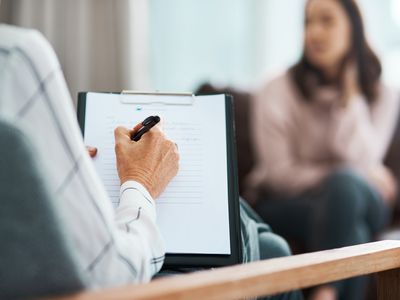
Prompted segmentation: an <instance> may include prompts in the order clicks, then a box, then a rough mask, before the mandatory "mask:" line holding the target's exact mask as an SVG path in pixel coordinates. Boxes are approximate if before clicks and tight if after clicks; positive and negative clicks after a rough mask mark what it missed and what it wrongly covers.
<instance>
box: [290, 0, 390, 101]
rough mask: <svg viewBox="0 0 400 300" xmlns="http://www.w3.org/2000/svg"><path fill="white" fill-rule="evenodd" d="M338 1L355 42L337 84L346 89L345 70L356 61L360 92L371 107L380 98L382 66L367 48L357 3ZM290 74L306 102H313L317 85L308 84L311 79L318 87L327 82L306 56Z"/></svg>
mask: <svg viewBox="0 0 400 300" xmlns="http://www.w3.org/2000/svg"><path fill="white" fill-rule="evenodd" d="M336 1H337V2H338V3H339V4H340V5H341V6H342V7H343V8H344V10H345V12H346V14H347V16H348V17H349V21H350V26H351V36H352V40H351V48H350V51H349V53H348V54H347V56H346V57H345V58H344V60H343V62H342V64H341V70H340V72H339V76H338V78H337V79H336V82H335V84H337V86H338V87H339V88H341V89H343V75H344V68H345V66H346V64H347V63H348V62H349V61H350V60H351V59H353V60H354V62H355V64H356V68H357V71H358V84H359V87H360V90H361V92H362V93H363V94H364V96H365V97H366V99H367V101H368V102H369V103H372V102H374V101H375V99H376V98H377V93H378V81H379V79H380V77H381V74H382V66H381V63H380V61H379V59H378V57H377V56H376V54H375V53H374V51H373V50H372V49H371V47H370V46H369V44H368V41H367V39H366V36H365V30H364V24H363V20H362V16H361V12H360V9H359V7H358V6H357V4H356V2H355V1H354V0H336ZM290 73H291V75H292V77H293V80H294V82H295V84H296V86H297V87H298V89H299V90H300V92H301V94H302V95H303V96H304V99H306V100H307V101H311V98H312V89H313V88H315V83H314V84H313V83H312V81H310V80H309V78H310V75H311V77H315V78H316V79H317V82H318V83H319V84H323V83H324V82H327V80H326V78H325V77H324V74H323V72H322V71H321V70H320V69H318V68H317V67H316V66H313V65H312V64H311V63H310V62H309V61H308V59H307V58H306V55H305V53H303V56H302V58H301V59H300V61H299V62H298V63H297V64H296V65H294V66H293V67H292V68H291V70H290Z"/></svg>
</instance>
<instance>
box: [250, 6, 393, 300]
mask: <svg viewBox="0 0 400 300" xmlns="http://www.w3.org/2000/svg"><path fill="white" fill-rule="evenodd" d="M305 15H306V16H305V35H304V54H303V56H302V57H301V59H300V61H299V62H298V63H297V64H296V65H294V66H293V67H292V68H290V70H288V71H287V72H286V73H285V74H284V75H282V76H280V77H278V78H276V79H274V80H272V81H270V82H268V84H266V85H265V86H264V87H263V88H262V89H261V90H260V91H259V92H258V93H257V94H256V96H255V98H254V103H253V108H252V114H253V124H252V129H253V132H254V135H253V141H254V146H255V151H256V154H257V164H256V166H255V168H254V169H253V170H252V172H251V174H250V175H249V177H248V178H247V194H248V195H250V197H251V198H252V200H253V204H254V207H255V209H256V211H257V212H258V213H259V214H260V215H261V216H262V218H263V219H264V220H265V221H267V222H268V223H269V224H271V226H272V228H273V229H274V230H276V231H277V233H278V234H281V235H283V236H284V237H286V238H289V239H291V240H294V241H296V242H298V243H300V244H301V245H302V246H304V247H305V250H306V251H316V250H323V249H330V248H337V247H342V246H348V245H353V244H358V243H364V242H368V241H370V240H371V239H372V238H373V237H374V235H375V234H376V233H378V232H379V231H380V230H381V229H382V228H383V226H384V224H385V223H386V222H387V220H388V211H389V208H390V207H391V206H392V205H393V202H394V199H395V197H396V193H397V187H396V183H395V180H394V178H393V176H392V174H391V173H390V171H389V170H388V169H387V168H386V167H385V166H384V165H383V162H382V160H383V157H384V155H385V153H386V150H387V148H388V144H389V142H390V139H391V137H392V134H393V131H394V127H395V124H396V120H397V117H398V110H399V94H398V93H397V91H394V90H393V89H390V88H388V87H387V86H385V85H384V84H383V83H382V82H381V64H380V62H379V60H378V58H377V56H376V55H375V53H374V52H373V51H372V49H371V48H370V46H369V44H368V42H367V40H366V37H365V32H364V27H363V22H362V17H361V14H360V11H359V9H358V6H357V4H356V2H355V1H353V0H308V1H307V3H306V9H305ZM287 220H290V222H288V221H287ZM359 282H360V280H353V281H348V282H342V283H338V284H334V285H331V286H325V287H321V288H318V289H316V290H315V292H314V294H313V295H312V297H311V299H315V300H317V299H320V300H322V299H347V300H351V299H362V296H361V294H362V288H360V285H358V284H359ZM360 284H361V283H360Z"/></svg>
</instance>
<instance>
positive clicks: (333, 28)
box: [305, 0, 351, 72]
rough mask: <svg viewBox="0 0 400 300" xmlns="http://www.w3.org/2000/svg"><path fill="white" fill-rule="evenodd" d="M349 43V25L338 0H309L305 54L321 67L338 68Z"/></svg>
mask: <svg viewBox="0 0 400 300" xmlns="http://www.w3.org/2000/svg"><path fill="white" fill-rule="evenodd" d="M350 47H351V25H350V22H349V19H348V16H347V15H346V12H345V11H344V9H343V7H342V6H341V5H340V4H339V3H338V1H337V0H309V1H308V4H307V8H306V25H305V55H306V57H307V59H308V61H310V63H311V64H313V65H314V66H315V67H318V68H320V69H322V70H323V71H328V72H329V71H331V70H334V71H336V70H338V67H339V64H340V63H341V61H342V60H343V58H344V57H345V56H346V55H347V53H348V52H349V50H350Z"/></svg>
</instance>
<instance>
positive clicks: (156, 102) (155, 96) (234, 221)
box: [78, 91, 242, 269]
mask: <svg viewBox="0 0 400 300" xmlns="http://www.w3.org/2000/svg"><path fill="white" fill-rule="evenodd" d="M212 96H214V98H213V99H215V100H213V101H218V102H220V103H219V106H220V108H221V110H220V112H221V114H223V115H221V116H220V117H221V119H222V118H224V119H225V122H224V124H222V123H221V124H219V125H220V127H224V128H222V129H221V130H223V131H224V133H225V136H226V139H225V141H224V147H225V148H224V149H225V150H224V151H226V153H225V155H226V156H225V157H226V164H225V166H226V170H223V172H224V174H225V176H226V183H227V185H226V191H225V192H226V194H227V207H226V210H227V215H228V220H227V221H228V222H229V224H228V230H227V231H226V234H227V235H229V237H228V239H229V253H228V252H224V253H223V254H220V253H217V252H215V251H214V252H212V253H205V252H201V253H193V252H195V251H189V252H187V253H185V252H182V251H179V253H175V252H174V251H171V252H169V251H168V249H167V253H166V258H165V263H164V266H163V268H164V269H171V268H198V267H200V268H201V267H204V268H209V267H220V266H227V265H233V264H238V263H241V262H242V251H241V249H242V247H241V234H240V232H241V231H240V215H239V191H238V176H237V160H236V145H235V138H234V137H235V135H234V120H233V117H234V114H233V103H232V97H231V96H229V95H207V96H206V95H201V96H196V95H193V94H191V93H182V94H181V93H179V94H177V93H160V92H157V93H153V92H131V91H124V92H121V93H93V92H81V93H79V94H78V121H79V125H80V128H81V130H82V134H83V136H84V138H85V134H86V133H87V130H85V129H87V128H86V127H87V125H88V116H90V112H89V111H88V110H94V109H97V108H95V107H98V106H93V105H89V102H91V101H92V102H93V101H95V99H100V98H101V99H102V101H103V103H109V102H108V101H110V102H111V101H114V102H115V103H116V104H115V105H117V106H120V107H124V108H123V109H124V110H125V109H126V110H132V111H137V110H138V109H140V111H146V110H148V109H150V108H151V110H152V112H153V113H154V109H156V110H157V109H159V110H160V113H162V111H163V110H167V111H174V110H181V111H190V110H191V109H194V108H193V107H194V106H196V105H199V103H201V104H202V103H203V102H197V101H204V102H205V101H206V100H205V99H206V98H204V97H212ZM106 99H109V100H106ZM210 100H211V98H208V99H207V101H210ZM116 101H118V102H119V103H117V102H116ZM99 103H100V102H99ZM210 103H211V102H210ZM215 104H217V103H215ZM153 107H154V108H153ZM210 110H213V106H210ZM92 113H93V112H92ZM203 114H204V111H203ZM177 117H179V115H177ZM202 117H203V118H204V120H205V121H207V122H210V121H212V120H207V117H208V116H207V115H204V116H202ZM89 119H90V118H89ZM85 132H86V133H85ZM167 134H168V132H167ZM188 138H189V137H188ZM85 142H86V141H85ZM96 146H97V145H96ZM112 146H113V145H112ZM178 175H179V173H178ZM100 177H101V176H100ZM214 200H215V201H218V199H214ZM157 201H158V200H156V205H158V204H157ZM160 206H161V205H160ZM160 209H162V208H160ZM204 222H207V220H206V218H205V220H204ZM181 225H182V226H184V224H181ZM167 244H168V239H167Z"/></svg>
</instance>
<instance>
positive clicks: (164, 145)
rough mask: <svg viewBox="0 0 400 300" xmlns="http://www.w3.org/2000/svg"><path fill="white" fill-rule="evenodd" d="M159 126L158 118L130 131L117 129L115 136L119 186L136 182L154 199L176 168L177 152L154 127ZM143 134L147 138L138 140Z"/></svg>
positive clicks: (176, 170)
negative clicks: (129, 181)
mask: <svg viewBox="0 0 400 300" xmlns="http://www.w3.org/2000/svg"><path fill="white" fill-rule="evenodd" d="M159 122H160V118H159V117H157V116H155V117H154V116H152V117H149V118H147V119H146V120H144V121H143V122H142V123H140V124H138V125H136V126H135V127H134V128H133V130H130V129H128V128H125V127H118V128H117V129H116V130H115V132H114V133H115V154H116V158H117V171H118V176H119V178H120V181H121V184H123V183H124V182H126V181H128V180H133V181H136V182H139V183H141V184H142V185H143V186H144V187H145V188H146V189H147V190H148V191H149V193H150V195H151V196H152V197H153V198H157V197H158V196H159V195H160V194H161V193H162V192H163V191H164V189H165V187H166V186H167V184H168V183H169V182H170V180H171V179H172V178H173V177H174V176H175V175H176V174H177V173H178V168H179V154H178V149H177V147H176V145H175V143H174V142H172V141H171V140H169V139H168V138H167V137H166V136H165V134H164V133H163V132H162V130H161V128H160V127H159V126H155V125H156V124H157V123H159ZM150 129H151V130H150ZM149 131H150V132H149ZM146 132H148V133H147V134H146V138H142V139H141V140H140V137H142V136H143V134H145V133H146ZM134 139H135V140H140V142H136V141H134Z"/></svg>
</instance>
